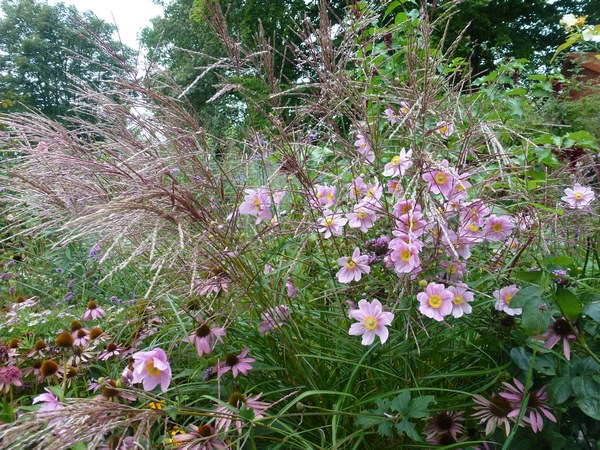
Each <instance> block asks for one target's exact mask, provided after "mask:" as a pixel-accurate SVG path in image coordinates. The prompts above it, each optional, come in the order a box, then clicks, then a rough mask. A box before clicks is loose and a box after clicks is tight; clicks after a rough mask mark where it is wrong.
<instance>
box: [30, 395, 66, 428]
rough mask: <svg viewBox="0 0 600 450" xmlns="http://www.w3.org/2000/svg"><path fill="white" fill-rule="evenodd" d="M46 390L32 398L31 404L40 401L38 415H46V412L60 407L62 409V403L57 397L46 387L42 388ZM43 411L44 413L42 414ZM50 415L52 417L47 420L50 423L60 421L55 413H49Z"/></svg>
mask: <svg viewBox="0 0 600 450" xmlns="http://www.w3.org/2000/svg"><path fill="white" fill-rule="evenodd" d="M44 390H45V391H46V393H45V394H40V395H38V396H37V397H34V398H33V402H32V403H33V404H34V405H35V404H36V403H42V406H41V407H40V409H39V410H38V411H39V412H38V417H42V418H43V417H45V416H48V412H50V411H57V410H60V409H64V405H63V404H62V403H60V401H59V400H58V397H57V396H56V395H54V394H53V393H52V391H51V390H50V389H48V388H44ZM44 413H45V414H44ZM50 416H52V417H54V418H53V419H51V420H50V422H48V423H49V424H50V425H52V424H55V423H58V422H60V420H61V419H60V418H59V416H58V415H57V414H50Z"/></svg>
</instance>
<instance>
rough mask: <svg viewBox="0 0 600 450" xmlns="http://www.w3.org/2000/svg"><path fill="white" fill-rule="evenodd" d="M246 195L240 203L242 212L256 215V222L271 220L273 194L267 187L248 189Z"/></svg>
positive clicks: (239, 209)
mask: <svg viewBox="0 0 600 450" xmlns="http://www.w3.org/2000/svg"><path fill="white" fill-rule="evenodd" d="M245 192H246V197H245V198H244V201H243V202H242V203H241V204H240V206H239V208H238V211H239V212H240V214H245V215H249V216H256V224H257V225H258V224H259V223H261V222H262V221H263V220H271V218H272V217H273V216H272V214H271V195H270V193H269V191H268V190H267V189H266V188H260V189H246V191H245Z"/></svg>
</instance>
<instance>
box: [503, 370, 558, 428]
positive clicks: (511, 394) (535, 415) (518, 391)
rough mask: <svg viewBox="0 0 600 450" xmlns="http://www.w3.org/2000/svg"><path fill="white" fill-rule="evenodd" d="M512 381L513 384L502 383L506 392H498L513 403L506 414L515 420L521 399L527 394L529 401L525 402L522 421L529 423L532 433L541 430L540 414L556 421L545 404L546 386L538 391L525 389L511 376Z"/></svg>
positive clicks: (542, 423) (542, 426)
mask: <svg viewBox="0 0 600 450" xmlns="http://www.w3.org/2000/svg"><path fill="white" fill-rule="evenodd" d="M513 383H514V386H513V385H512V384H510V383H502V385H503V386H504V387H505V388H506V390H507V391H508V392H500V396H501V397H503V398H505V399H506V400H508V401H509V402H511V403H512V404H513V410H512V411H511V412H510V413H509V414H508V417H509V418H510V419H512V420H516V419H517V417H519V411H520V410H521V405H522V404H523V400H524V399H525V397H526V396H527V394H529V401H528V402H527V408H526V409H525V414H524V416H523V422H525V423H526V424H528V425H530V426H531V429H532V430H533V432H534V433H537V432H539V431H542V429H543V428H544V419H543V417H542V414H543V415H544V416H546V417H547V418H548V420H550V421H551V422H554V423H556V417H554V414H552V411H551V410H550V408H549V407H548V406H547V405H546V404H545V403H546V402H547V401H548V393H547V392H546V388H547V386H543V387H542V388H541V389H540V390H539V391H537V392H534V391H531V390H530V391H526V390H525V386H523V384H522V383H521V382H520V381H519V380H517V379H516V378H513Z"/></svg>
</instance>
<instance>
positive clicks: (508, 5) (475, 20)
mask: <svg viewBox="0 0 600 450" xmlns="http://www.w3.org/2000/svg"><path fill="white" fill-rule="evenodd" d="M429 3H430V10H434V14H435V13H436V11H440V10H441V9H443V8H444V7H446V6H448V5H456V1H455V0H447V1H443V0H442V1H439V2H438V1H435V0H434V1H433V2H432V1H431V0H430V2H429ZM455 8H456V13H455V15H454V16H453V17H452V20H451V21H450V23H449V30H448V31H449V32H448V35H447V38H446V39H447V45H449V44H450V43H451V42H452V41H453V40H454V39H455V38H456V37H457V36H458V35H459V34H460V33H461V32H462V31H463V30H464V29H465V28H466V32H465V35H464V37H463V39H462V41H461V44H460V46H459V49H458V53H459V55H460V56H463V57H465V58H467V59H469V60H470V61H471V66H472V68H473V72H474V73H482V72H488V71H490V70H492V69H494V68H495V67H497V66H498V62H500V61H501V60H502V59H503V58H507V57H508V58H526V59H529V60H530V61H533V62H534V63H535V64H536V65H537V66H538V67H541V66H543V65H548V64H549V62H550V59H551V57H552V55H553V54H554V51H555V50H556V48H557V47H558V46H559V45H560V44H562V43H563V42H564V41H565V38H566V36H567V33H566V32H565V30H564V28H563V27H562V26H561V25H560V24H559V21H560V19H561V18H562V16H563V15H564V14H567V13H574V14H575V15H578V16H579V15H587V16H588V22H589V23H592V24H596V23H599V22H600V0H554V1H548V0H465V1H462V2H460V3H459V4H457V5H456V6H455ZM442 31H443V30H437V32H438V34H441V32H442Z"/></svg>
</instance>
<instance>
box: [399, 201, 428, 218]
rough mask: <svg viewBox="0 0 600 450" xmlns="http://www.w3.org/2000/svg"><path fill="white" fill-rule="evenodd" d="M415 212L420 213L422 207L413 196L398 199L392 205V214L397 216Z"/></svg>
mask: <svg viewBox="0 0 600 450" xmlns="http://www.w3.org/2000/svg"><path fill="white" fill-rule="evenodd" d="M411 211H412V213H411ZM417 212H418V213H421V212H423V209H422V208H421V205H419V204H418V203H417V202H416V201H415V199H413V198H409V199H408V200H406V199H400V200H398V201H397V202H396V204H395V205H394V216H396V217H397V218H400V217H403V216H405V215H407V214H414V213H417Z"/></svg>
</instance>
